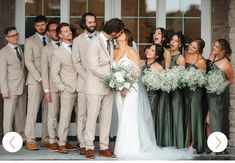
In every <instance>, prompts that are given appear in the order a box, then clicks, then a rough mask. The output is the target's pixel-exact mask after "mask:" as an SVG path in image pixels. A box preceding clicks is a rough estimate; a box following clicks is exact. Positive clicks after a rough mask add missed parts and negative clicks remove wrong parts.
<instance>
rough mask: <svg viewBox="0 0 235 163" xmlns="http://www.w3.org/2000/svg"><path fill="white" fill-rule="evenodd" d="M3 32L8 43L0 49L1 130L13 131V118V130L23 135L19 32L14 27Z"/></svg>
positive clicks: (23, 111) (24, 111)
mask: <svg viewBox="0 0 235 163" xmlns="http://www.w3.org/2000/svg"><path fill="white" fill-rule="evenodd" d="M4 34H5V39H6V40H7V42H8V44H7V45H6V46H5V47H3V48H2V49H1V50H0V74H1V78H0V79H1V93H2V97H3V100H4V108H3V110H4V111H3V114H4V115H3V130H4V134H7V133H8V132H10V131H13V129H12V126H13V120H15V124H17V125H15V127H16V128H15V131H16V132H18V133H20V134H21V135H22V136H24V135H23V134H24V127H25V118H26V106H25V105H24V101H25V99H24V98H25V95H24V88H25V66H24V56H23V52H22V49H21V47H20V46H19V45H18V41H19V33H17V30H16V27H7V28H6V29H5V32H4ZM14 117H15V118H14Z"/></svg>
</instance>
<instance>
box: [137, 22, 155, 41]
mask: <svg viewBox="0 0 235 163" xmlns="http://www.w3.org/2000/svg"><path fill="white" fill-rule="evenodd" d="M155 24H156V19H153V18H149V19H146V18H144V19H140V33H139V37H140V41H139V42H140V43H147V42H149V36H150V33H151V32H152V31H153V30H154V29H155Z"/></svg>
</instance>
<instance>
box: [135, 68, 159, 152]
mask: <svg viewBox="0 0 235 163" xmlns="http://www.w3.org/2000/svg"><path fill="white" fill-rule="evenodd" d="M142 73H143V71H142V70H141V72H140V77H139V81H138V82H139V97H138V112H139V114H138V115H139V117H138V124H139V137H140V146H141V150H143V151H148V150H150V148H156V147H157V146H156V138H155V131H154V124H153V119H152V113H151V109H150V105H149V101H148V95H147V92H146V88H145V86H144V85H143V83H142V81H141V78H142Z"/></svg>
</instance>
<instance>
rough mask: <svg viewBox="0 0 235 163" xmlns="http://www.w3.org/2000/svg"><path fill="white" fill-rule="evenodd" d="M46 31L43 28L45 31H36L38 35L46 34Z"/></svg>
mask: <svg viewBox="0 0 235 163" xmlns="http://www.w3.org/2000/svg"><path fill="white" fill-rule="evenodd" d="M46 32H47V31H46V30H45V31H43V32H41V31H37V33H39V34H40V35H42V36H43V35H45V34H46Z"/></svg>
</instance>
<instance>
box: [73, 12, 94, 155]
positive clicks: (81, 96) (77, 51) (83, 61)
mask: <svg viewBox="0 0 235 163" xmlns="http://www.w3.org/2000/svg"><path fill="white" fill-rule="evenodd" d="M80 27H81V28H82V29H83V30H84V31H83V33H81V34H80V35H79V36H77V37H76V38H75V39H74V40H73V49H72V60H73V64H74V67H75V70H76V72H77V73H78V82H77V85H78V88H77V90H78V98H77V106H78V107H77V112H76V113H77V136H78V142H79V143H80V154H81V155H84V154H85V125H86V116H87V115H86V111H87V110H86V98H85V92H84V91H85V88H84V85H85V83H86V70H87V56H86V52H87V45H88V43H89V42H90V40H91V39H92V37H94V36H95V35H96V34H97V32H96V16H95V14H93V13H90V12H87V13H85V14H83V15H82V18H81V21H80Z"/></svg>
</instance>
